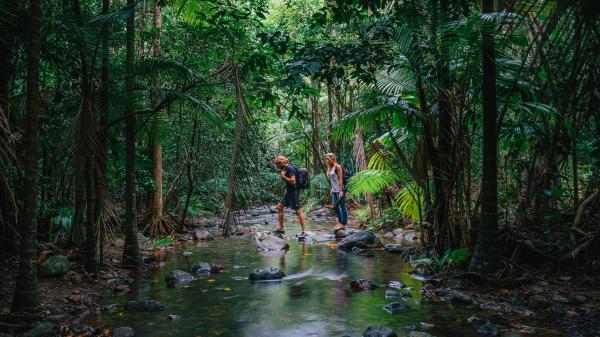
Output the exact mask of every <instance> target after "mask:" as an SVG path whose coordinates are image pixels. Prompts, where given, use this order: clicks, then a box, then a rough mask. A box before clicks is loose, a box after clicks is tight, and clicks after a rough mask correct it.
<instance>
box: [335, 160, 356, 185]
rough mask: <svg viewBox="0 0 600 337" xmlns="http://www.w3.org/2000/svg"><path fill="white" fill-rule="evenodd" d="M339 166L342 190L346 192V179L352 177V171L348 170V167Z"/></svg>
mask: <svg viewBox="0 0 600 337" xmlns="http://www.w3.org/2000/svg"><path fill="white" fill-rule="evenodd" d="M338 165H340V164H338ZM340 167H341V168H342V185H343V186H344V192H346V191H348V181H349V180H350V178H352V175H353V173H352V171H349V170H348V169H346V168H344V167H343V166H342V165H340Z"/></svg>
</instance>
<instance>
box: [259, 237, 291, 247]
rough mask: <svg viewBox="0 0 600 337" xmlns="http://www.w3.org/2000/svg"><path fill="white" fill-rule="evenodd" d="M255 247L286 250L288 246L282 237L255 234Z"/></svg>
mask: <svg viewBox="0 0 600 337" xmlns="http://www.w3.org/2000/svg"><path fill="white" fill-rule="evenodd" d="M256 248H257V250H258V251H269V250H288V249H289V248H290V246H289V245H288V243H287V241H285V240H284V239H282V238H278V237H276V236H273V235H260V236H259V235H257V236H256Z"/></svg>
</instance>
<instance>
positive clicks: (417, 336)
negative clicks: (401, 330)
mask: <svg viewBox="0 0 600 337" xmlns="http://www.w3.org/2000/svg"><path fill="white" fill-rule="evenodd" d="M408 337H433V336H432V335H430V334H428V333H427V332H423V331H411V332H410V333H409V334H408Z"/></svg>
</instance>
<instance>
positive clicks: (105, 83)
mask: <svg viewBox="0 0 600 337" xmlns="http://www.w3.org/2000/svg"><path fill="white" fill-rule="evenodd" d="M109 11H110V0H102V14H103V15H108V13H109ZM109 48H110V27H109V26H108V23H107V24H105V25H104V26H103V27H102V50H101V53H102V68H101V74H100V80H101V84H100V118H99V121H98V124H99V126H98V130H99V131H98V155H97V159H96V160H97V165H98V170H97V174H98V179H97V185H96V202H97V203H96V223H97V224H98V243H99V247H98V252H99V253H100V256H99V258H98V261H99V262H100V264H102V263H103V261H104V236H105V228H106V225H107V224H106V222H105V219H103V218H102V210H103V209H104V208H105V207H108V205H107V194H108V193H107V192H108V191H107V188H108V187H107V185H106V173H107V164H106V162H107V158H106V156H107V152H108V141H107V138H106V132H107V129H108V109H109V100H108V89H109V88H108V87H109V81H110V77H109V68H110V53H109Z"/></svg>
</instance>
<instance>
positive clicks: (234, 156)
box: [223, 65, 247, 237]
mask: <svg viewBox="0 0 600 337" xmlns="http://www.w3.org/2000/svg"><path fill="white" fill-rule="evenodd" d="M234 78H235V96H236V98H237V112H236V116H235V134H234V142H233V147H232V150H231V160H230V161H229V169H228V178H227V196H226V197H225V214H224V221H223V236H225V237H227V236H229V235H230V234H231V231H232V225H233V222H234V220H235V219H234V214H233V212H234V205H233V203H234V197H235V186H236V171H237V170H236V168H238V167H239V165H238V157H239V154H240V150H241V149H240V147H241V141H242V137H243V134H244V119H245V116H246V114H247V108H246V103H245V102H244V96H243V93H242V83H241V78H240V69H239V67H238V66H237V65H236V66H235V68H234Z"/></svg>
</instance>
